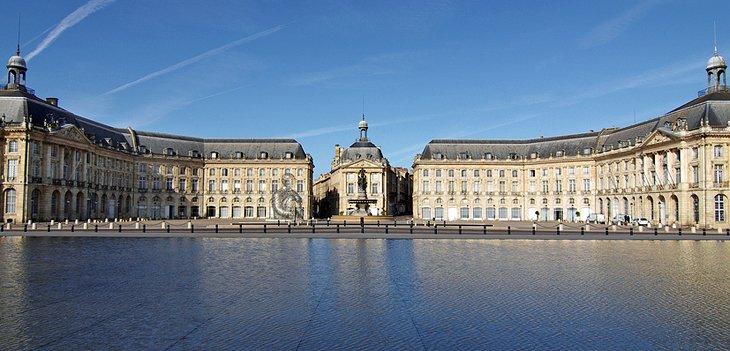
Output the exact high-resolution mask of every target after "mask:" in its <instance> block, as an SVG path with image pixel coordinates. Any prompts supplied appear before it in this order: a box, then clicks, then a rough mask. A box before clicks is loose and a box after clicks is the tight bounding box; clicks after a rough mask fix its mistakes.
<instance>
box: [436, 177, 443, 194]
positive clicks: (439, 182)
mask: <svg viewBox="0 0 730 351" xmlns="http://www.w3.org/2000/svg"><path fill="white" fill-rule="evenodd" d="M442 191H443V189H441V181H440V180H437V181H436V193H437V194H438V193H440V192H442Z"/></svg>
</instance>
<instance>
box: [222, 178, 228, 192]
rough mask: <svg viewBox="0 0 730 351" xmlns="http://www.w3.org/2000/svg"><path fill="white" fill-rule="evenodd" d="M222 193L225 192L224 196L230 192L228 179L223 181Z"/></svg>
mask: <svg viewBox="0 0 730 351" xmlns="http://www.w3.org/2000/svg"><path fill="white" fill-rule="evenodd" d="M221 192H223V193H224V194H225V193H227V192H228V180H227V179H223V180H221Z"/></svg>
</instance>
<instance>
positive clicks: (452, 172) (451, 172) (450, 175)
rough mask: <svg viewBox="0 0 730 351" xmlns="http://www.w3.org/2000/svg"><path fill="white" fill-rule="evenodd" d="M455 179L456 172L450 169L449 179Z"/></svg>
mask: <svg viewBox="0 0 730 351" xmlns="http://www.w3.org/2000/svg"><path fill="white" fill-rule="evenodd" d="M453 177H454V170H453V169H450V170H449V178H453Z"/></svg>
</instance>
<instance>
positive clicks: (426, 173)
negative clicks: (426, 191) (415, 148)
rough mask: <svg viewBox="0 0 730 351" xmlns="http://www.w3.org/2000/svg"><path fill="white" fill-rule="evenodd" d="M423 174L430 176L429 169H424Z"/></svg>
mask: <svg viewBox="0 0 730 351" xmlns="http://www.w3.org/2000/svg"><path fill="white" fill-rule="evenodd" d="M423 176H424V177H428V170H427V169H424V170H423Z"/></svg>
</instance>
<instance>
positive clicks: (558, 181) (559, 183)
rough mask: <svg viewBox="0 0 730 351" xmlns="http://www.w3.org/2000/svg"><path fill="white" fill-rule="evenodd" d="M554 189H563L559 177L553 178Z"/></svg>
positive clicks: (559, 190)
mask: <svg viewBox="0 0 730 351" xmlns="http://www.w3.org/2000/svg"><path fill="white" fill-rule="evenodd" d="M555 191H557V192H561V191H563V181H561V180H560V179H557V180H555Z"/></svg>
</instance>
